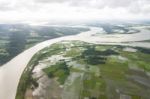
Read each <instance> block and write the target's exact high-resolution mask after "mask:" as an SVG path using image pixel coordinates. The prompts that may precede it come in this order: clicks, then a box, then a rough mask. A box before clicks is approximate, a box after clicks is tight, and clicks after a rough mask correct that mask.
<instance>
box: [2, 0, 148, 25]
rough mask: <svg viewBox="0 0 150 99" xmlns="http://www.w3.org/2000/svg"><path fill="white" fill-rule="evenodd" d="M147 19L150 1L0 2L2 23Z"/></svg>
mask: <svg viewBox="0 0 150 99" xmlns="http://www.w3.org/2000/svg"><path fill="white" fill-rule="evenodd" d="M148 18H150V0H0V23H6V22H9V23H13V22H33V23H38V22H48V21H66V20H67V21H72V20H73V21H77V20H82V21H83V20H84V21H85V20H98V19H99V20H103V19H105V20H106V19H108V20H109V19H148Z"/></svg>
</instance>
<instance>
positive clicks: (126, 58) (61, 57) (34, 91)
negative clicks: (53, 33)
mask: <svg viewBox="0 0 150 99" xmlns="http://www.w3.org/2000/svg"><path fill="white" fill-rule="evenodd" d="M149 57H150V49H148V48H140V47H129V46H117V45H98V44H91V43H85V42H81V41H62V42H59V43H55V44H53V45H51V46H49V47H47V48H44V49H43V50H41V51H39V52H38V53H37V54H36V55H34V57H33V58H32V59H31V61H30V62H29V64H28V66H27V67H26V68H25V70H24V72H23V74H22V76H21V79H20V82H19V85H18V90H17V95H16V99H41V98H42V99H149V97H150V85H149V83H150V65H149V64H150V58H149Z"/></svg>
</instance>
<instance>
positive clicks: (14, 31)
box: [0, 24, 89, 65]
mask: <svg viewBox="0 0 150 99" xmlns="http://www.w3.org/2000/svg"><path fill="white" fill-rule="evenodd" d="M88 30H89V28H84V27H69V26H68V27H67V26H60V27H59V26H30V25H26V24H0V65H2V64H4V63H6V62H7V61H9V60H10V59H12V58H13V57H15V56H16V55H18V54H19V53H21V52H22V51H24V50H25V49H28V48H30V47H32V46H34V45H35V44H37V43H40V42H42V41H45V40H49V39H52V38H57V37H61V36H66V35H75V34H78V33H80V32H82V31H88Z"/></svg>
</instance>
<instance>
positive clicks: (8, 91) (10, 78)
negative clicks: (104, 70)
mask: <svg viewBox="0 0 150 99" xmlns="http://www.w3.org/2000/svg"><path fill="white" fill-rule="evenodd" d="M139 29H140V31H141V32H139V33H134V34H109V35H108V34H103V33H102V34H99V35H98V36H93V35H94V34H96V33H99V32H101V31H102V29H101V28H96V27H90V31H87V32H81V33H80V34H78V35H73V36H65V37H60V38H56V39H51V40H47V41H44V42H42V43H39V44H37V45H35V46H33V47H31V48H30V49H27V50H26V51H24V52H22V53H21V54H19V55H18V56H16V57H15V58H13V59H12V60H10V61H9V62H8V63H6V64H4V65H3V66H1V67H0V99H15V95H16V90H17V85H18V83H19V79H20V77H21V74H22V72H23V70H24V68H25V67H26V66H27V64H28V62H29V61H30V59H31V58H32V56H33V55H34V54H36V53H37V52H38V51H39V50H41V49H43V48H45V47H47V46H49V45H51V44H53V43H56V42H59V41H62V40H80V41H85V42H89V43H96V44H114V45H129V46H140V47H148V48H150V43H148V42H147V43H144V42H134V41H141V40H150V31H148V30H146V29H142V28H139ZM128 41H129V42H130V43H122V42H128Z"/></svg>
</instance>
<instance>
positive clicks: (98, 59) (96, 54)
mask: <svg viewBox="0 0 150 99" xmlns="http://www.w3.org/2000/svg"><path fill="white" fill-rule="evenodd" d="M118 54H119V53H117V52H115V51H114V50H112V49H107V50H105V51H97V50H95V46H87V50H85V51H84V52H83V53H82V55H81V57H82V58H84V59H85V61H86V62H87V63H88V64H92V65H97V64H104V63H105V61H106V59H107V57H106V56H109V55H118Z"/></svg>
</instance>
